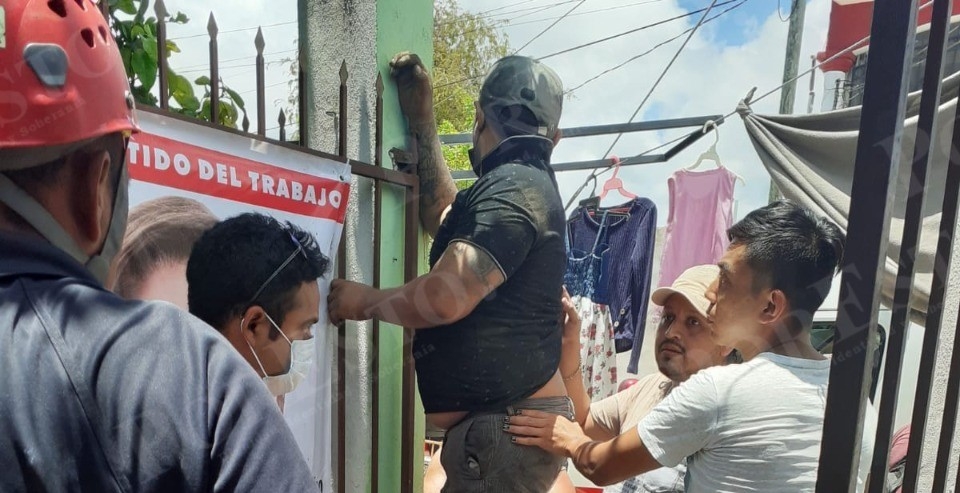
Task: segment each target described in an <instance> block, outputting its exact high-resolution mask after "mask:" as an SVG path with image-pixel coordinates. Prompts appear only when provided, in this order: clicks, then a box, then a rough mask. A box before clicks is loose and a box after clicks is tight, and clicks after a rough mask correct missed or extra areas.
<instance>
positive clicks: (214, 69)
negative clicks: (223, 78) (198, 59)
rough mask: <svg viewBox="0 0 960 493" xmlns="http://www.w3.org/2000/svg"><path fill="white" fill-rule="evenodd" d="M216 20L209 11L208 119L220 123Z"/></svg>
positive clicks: (218, 57) (217, 30) (218, 56)
mask: <svg viewBox="0 0 960 493" xmlns="http://www.w3.org/2000/svg"><path fill="white" fill-rule="evenodd" d="M218 32H219V29H218V28H217V20H216V19H215V18H214V17H213V12H210V19H209V20H208V21H207V33H208V34H209V35H210V121H212V122H213V123H217V124H219V123H220V55H219V49H218V48H217V33H218Z"/></svg>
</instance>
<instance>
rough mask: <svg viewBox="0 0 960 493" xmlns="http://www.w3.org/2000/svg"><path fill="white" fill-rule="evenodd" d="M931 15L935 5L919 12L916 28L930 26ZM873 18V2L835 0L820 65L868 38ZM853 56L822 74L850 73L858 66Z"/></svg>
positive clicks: (959, 5) (957, 5) (956, 8)
mask: <svg viewBox="0 0 960 493" xmlns="http://www.w3.org/2000/svg"><path fill="white" fill-rule="evenodd" d="M924 3H925V2H924ZM957 14H960V1H955V2H954V3H953V15H957ZM932 15H933V7H932V5H931V6H928V7H926V8H924V9H922V10H920V11H919V12H918V13H917V26H923V25H926V24H929V23H930V17H931V16H932ZM872 18H873V0H833V4H832V5H831V6H830V29H829V31H827V46H826V48H825V49H824V51H821V52H820V53H818V54H817V61H818V62H823V61H824V60H826V59H828V58H830V57H832V56H834V55H836V54H837V53H840V52H841V51H843V50H845V49H847V48H849V47H850V46H851V45H853V44H854V43H856V42H857V41H860V40H861V39H863V38H865V37H867V36H869V35H870V22H871V20H872ZM863 46H868V43H864V45H863ZM858 48H859V47H858ZM852 52H853V50H849V51H847V52H846V53H844V54H843V55H840V56H839V57H837V58H836V59H834V60H831V61H830V62H828V63H825V64H823V65H822V66H821V67H820V70H822V71H824V72H831V71H840V72H849V71H850V69H851V68H853V64H854V62H856V57H855V56H854V55H853V53H852Z"/></svg>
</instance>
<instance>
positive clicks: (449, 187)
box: [390, 53, 457, 236]
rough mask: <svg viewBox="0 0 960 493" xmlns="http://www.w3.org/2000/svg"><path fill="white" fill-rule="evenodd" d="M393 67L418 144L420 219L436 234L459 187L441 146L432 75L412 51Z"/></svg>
mask: <svg viewBox="0 0 960 493" xmlns="http://www.w3.org/2000/svg"><path fill="white" fill-rule="evenodd" d="M390 69H391V75H392V76H393V78H394V79H395V80H396V82H397V90H398V92H399V97H400V109H401V111H402V112H403V115H404V116H405V117H406V118H407V123H408V125H409V127H410V133H411V134H412V135H413V137H414V140H415V141H416V145H417V156H418V158H419V162H418V163H417V173H418V175H419V178H420V222H421V223H422V224H423V229H424V230H425V231H426V232H427V233H428V234H430V236H435V235H436V233H437V229H438V228H439V227H440V223H441V222H442V221H443V216H444V215H445V214H446V211H447V210H448V209H449V207H450V204H452V203H453V199H454V196H456V194H457V187H456V186H455V185H454V183H453V177H452V176H451V175H450V169H449V168H447V164H446V162H444V160H443V153H442V152H441V148H440V136H439V134H438V133H437V122H436V117H435V116H434V113H433V88H432V87H431V85H430V75H429V74H428V73H427V69H426V68H424V66H423V63H422V62H421V61H420V57H418V56H417V55H414V54H410V53H401V54H399V55H397V56H395V57H394V58H393V60H392V61H391V62H390Z"/></svg>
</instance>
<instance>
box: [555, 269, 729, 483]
mask: <svg viewBox="0 0 960 493" xmlns="http://www.w3.org/2000/svg"><path fill="white" fill-rule="evenodd" d="M719 271H720V269H719V268H718V267H717V266H716V265H698V266H695V267H691V268H689V269H687V270H686V271H684V272H683V273H682V274H680V276H679V277H678V278H677V279H676V280H675V281H674V282H673V285H672V286H669V287H662V288H659V289H657V290H656V291H654V292H653V295H652V296H651V297H650V301H651V302H653V304H655V305H657V306H659V307H662V312H661V315H660V321H659V323H658V324H657V335H656V339H655V341H654V350H655V351H656V352H655V353H654V354H655V356H654V357H655V359H656V362H657V369H658V370H659V371H657V372H654V373H651V374H649V375H646V376H643V377H641V378H640V379H639V380H637V381H636V383H635V384H634V385H632V386H630V387H629V388H627V389H624V390H621V391H620V392H617V393H616V394H614V395H612V396H610V397H607V398H606V399H602V400H600V401H597V402H593V403H591V402H590V397H589V396H588V395H587V391H586V389H585V388H584V382H583V379H582V378H580V373H581V368H580V318H579V316H578V314H577V310H576V308H575V307H574V305H573V302H572V301H570V299H569V297H568V296H567V294H566V293H564V299H563V309H564V312H565V314H566V320H565V323H564V327H563V347H562V350H561V352H560V372H561V374H562V375H563V376H564V378H563V379H564V384H565V385H566V386H567V395H569V396H570V398H571V399H572V400H573V403H574V408H575V409H576V417H577V422H578V423H579V424H580V426H582V427H583V431H584V433H586V434H587V436H589V437H590V438H592V439H594V440H609V439H611V438H614V437H616V436H617V435H619V434H620V433H623V432H625V431H627V430H631V429H633V428H636V426H637V424H638V423H639V422H640V420H642V419H643V418H644V417H645V416H646V415H647V414H648V413H650V411H651V410H652V409H653V408H654V407H656V406H657V404H659V403H660V401H662V400H663V399H664V398H665V397H666V396H667V395H668V394H669V393H670V391H672V390H673V389H674V388H676V387H677V385H679V384H680V382H684V381H686V380H687V379H689V378H690V376H691V375H693V374H694V373H696V372H698V371H700V370H702V369H704V368H709V367H711V366H716V365H722V364H725V363H736V362H739V360H740V356H739V354H738V353H737V352H736V351H733V349H732V348H729V347H725V346H720V345H717V344H716V343H715V342H713V338H712V336H711V333H712V327H711V323H710V321H709V317H708V316H707V311H708V310H709V309H710V301H709V300H708V299H707V298H706V295H705V293H706V290H707V288H708V287H710V284H711V283H713V281H714V280H715V279H716V278H717V274H718V273H719ZM621 387H622V385H621ZM686 472H687V468H686V465H685V464H684V463H683V462H681V463H679V464H677V465H676V466H675V467H661V468H659V469H655V470H653V471H650V472H647V473H645V474H641V475H639V476H636V477H632V478H630V479H627V480H626V481H624V482H623V483H618V484H614V485H611V486H608V487H606V488H604V491H605V492H607V493H640V492H657V493H670V492H677V493H682V492H683V491H684V477H685V475H686Z"/></svg>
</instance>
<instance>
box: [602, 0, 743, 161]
mask: <svg viewBox="0 0 960 493" xmlns="http://www.w3.org/2000/svg"><path fill="white" fill-rule="evenodd" d="M744 1H746V0H744ZM716 4H717V0H713V1H712V2H710V6H709V7H707V10H706V11H705V12H704V13H703V16H701V17H700V20H699V21H697V25H695V26H693V29H692V30H691V31H690V35H689V36H687V39H685V40H683V44H682V45H680V49H678V50H677V52H676V53H675V54H674V55H673V58H671V59H670V63H668V64H667V66H666V67H665V68H664V69H663V71H662V72H660V77H657V80H656V82H654V83H653V86H652V87H650V90H649V91H647V95H646V96H644V97H643V101H640V104H639V105H638V106H637V109H636V111H634V112H633V116H631V117H630V120H629V121H628V122H627V123H633V120H634V119H635V118H636V117H637V115H639V114H640V109H641V108H643V105H644V104H646V102H647V100H648V99H650V96H652V95H653V91H655V90H656V89H657V86H659V85H660V82H661V81H663V78H664V77H666V75H667V72H669V71H670V68H671V67H673V62H676V61H677V58H679V57H680V53H683V49H684V48H686V47H687V43H689V42H690V39H691V38H693V35H694V34H695V33H696V32H697V29H699V28H700V26H702V25H703V21H704V20H706V19H707V15H709V14H710V10H712V9H713V7H714V6H715V5H716ZM621 137H623V132H620V133H618V134H617V137H616V138H615V139H613V142H612V143H611V144H610V147H609V148H608V149H607V152H605V153H603V157H604V159H606V158H607V156H609V155H610V152H611V151H613V148H614V147H615V146H616V145H617V142H620V138H621Z"/></svg>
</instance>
